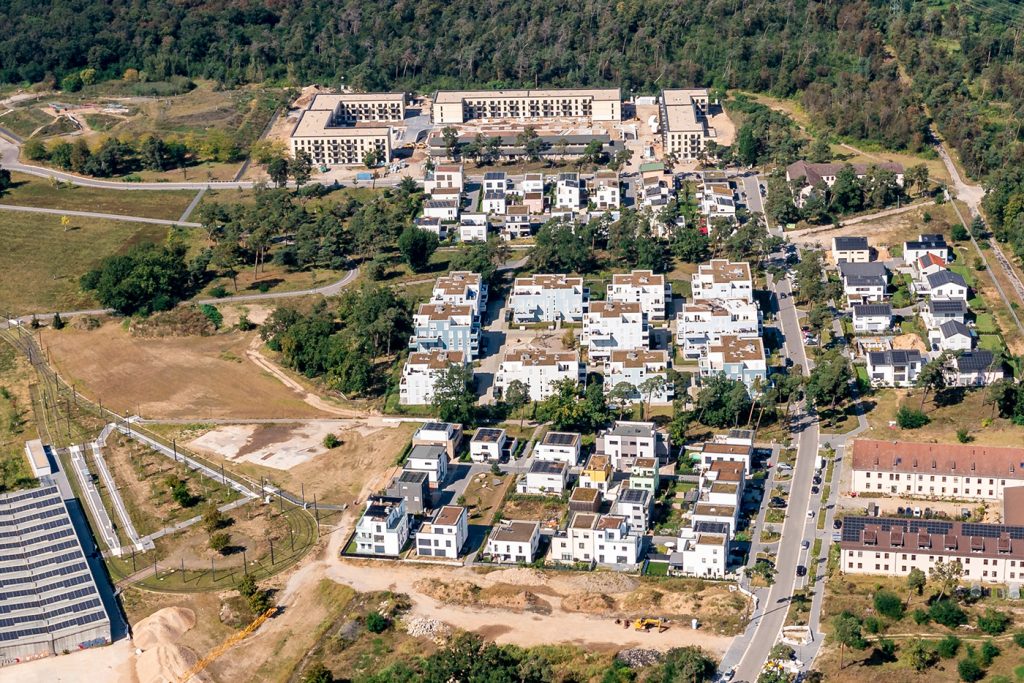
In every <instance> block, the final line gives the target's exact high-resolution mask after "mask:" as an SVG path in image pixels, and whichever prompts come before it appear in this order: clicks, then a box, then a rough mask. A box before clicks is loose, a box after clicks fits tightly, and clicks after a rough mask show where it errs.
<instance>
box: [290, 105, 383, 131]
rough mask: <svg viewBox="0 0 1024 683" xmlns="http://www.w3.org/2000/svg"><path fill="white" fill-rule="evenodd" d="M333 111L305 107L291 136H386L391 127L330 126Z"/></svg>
mask: <svg viewBox="0 0 1024 683" xmlns="http://www.w3.org/2000/svg"><path fill="white" fill-rule="evenodd" d="M333 115H334V114H333V112H331V111H329V110H327V109H307V110H306V111H304V112H302V115H301V116H299V120H298V121H297V122H296V123H295V127H294V128H292V135H291V136H292V137H293V138H323V137H332V138H366V137H387V136H389V135H391V129H390V128H388V127H387V126H359V125H356V126H331V125H328V124H330V122H331V117H332V116H333Z"/></svg>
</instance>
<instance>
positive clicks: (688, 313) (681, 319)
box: [676, 299, 761, 360]
mask: <svg viewBox="0 0 1024 683" xmlns="http://www.w3.org/2000/svg"><path fill="white" fill-rule="evenodd" d="M760 334H761V312H760V311H759V310H758V308H757V305H756V304H754V303H753V302H752V301H747V300H745V299H716V300H707V299H696V300H694V301H691V302H689V303H686V304H683V308H682V310H681V311H680V312H679V315H678V317H677V318H676V345H677V346H678V347H680V349H681V351H682V354H683V357H684V358H687V359H689V360H696V359H698V358H700V357H701V356H703V355H705V354H706V353H707V350H708V347H709V346H711V345H712V344H720V343H721V341H722V336H723V335H735V336H737V337H756V336H760Z"/></svg>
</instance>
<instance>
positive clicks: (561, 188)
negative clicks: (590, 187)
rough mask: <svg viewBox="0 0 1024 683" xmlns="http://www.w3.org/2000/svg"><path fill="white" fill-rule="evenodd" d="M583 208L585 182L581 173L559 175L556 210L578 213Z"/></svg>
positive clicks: (556, 186) (556, 185)
mask: <svg viewBox="0 0 1024 683" xmlns="http://www.w3.org/2000/svg"><path fill="white" fill-rule="evenodd" d="M582 206H583V182H582V181H581V180H580V174H579V173H559V174H558V179H557V180H556V181H555V208H556V209H569V210H570V211H576V210H578V209H579V208H581V207H582Z"/></svg>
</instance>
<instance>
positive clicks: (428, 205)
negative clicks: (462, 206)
mask: <svg viewBox="0 0 1024 683" xmlns="http://www.w3.org/2000/svg"><path fill="white" fill-rule="evenodd" d="M423 215H424V216H425V217H426V218H436V219H438V220H439V221H442V222H448V223H454V222H455V221H457V220H458V219H459V203H458V202H456V201H454V200H451V199H428V200H427V201H425V202H423Z"/></svg>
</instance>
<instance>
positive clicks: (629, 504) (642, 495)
mask: <svg viewBox="0 0 1024 683" xmlns="http://www.w3.org/2000/svg"><path fill="white" fill-rule="evenodd" d="M653 506H654V496H653V495H652V494H651V492H650V491H647V490H645V489H628V488H626V489H621V490H620V491H619V495H618V496H617V497H616V498H615V503H614V504H613V505H612V513H613V514H615V515H618V516H620V517H625V518H626V522H627V523H628V524H629V526H630V528H633V529H636V530H638V531H644V530H646V529H647V527H649V526H650V524H651V511H652V509H653Z"/></svg>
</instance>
